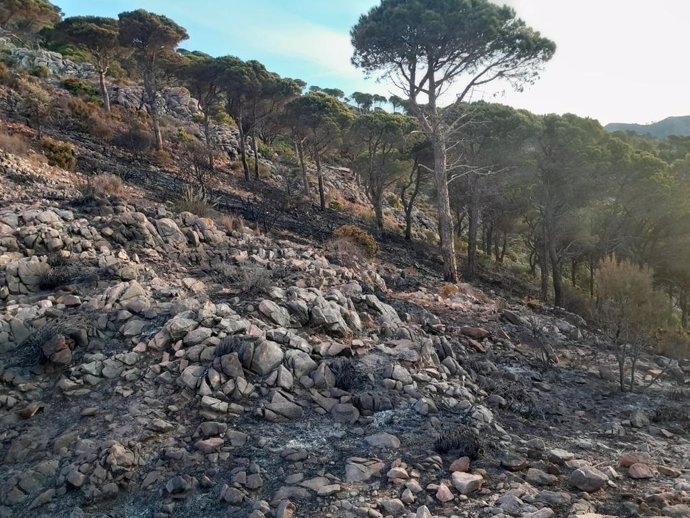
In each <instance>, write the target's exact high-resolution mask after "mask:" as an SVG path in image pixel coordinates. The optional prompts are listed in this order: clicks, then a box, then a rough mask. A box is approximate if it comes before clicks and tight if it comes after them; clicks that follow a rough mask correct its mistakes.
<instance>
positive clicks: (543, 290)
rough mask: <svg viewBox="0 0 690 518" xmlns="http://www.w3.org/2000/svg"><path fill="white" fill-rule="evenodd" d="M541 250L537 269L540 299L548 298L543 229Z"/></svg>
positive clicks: (547, 270)
mask: <svg viewBox="0 0 690 518" xmlns="http://www.w3.org/2000/svg"><path fill="white" fill-rule="evenodd" d="M540 244H541V250H540V251H539V270H540V272H541V300H542V301H543V302H547V301H548V300H549V252H548V250H547V248H548V245H547V241H546V231H545V230H544V231H543V235H542V241H541V243H540Z"/></svg>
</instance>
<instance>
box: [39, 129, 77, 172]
mask: <svg viewBox="0 0 690 518" xmlns="http://www.w3.org/2000/svg"><path fill="white" fill-rule="evenodd" d="M41 146H42V147H43V154H44V155H45V156H46V158H47V159H48V164H50V165H52V166H55V167H61V168H62V169H66V170H67V171H74V168H75V167H76V166H77V155H76V154H75V152H74V148H73V147H72V146H71V145H70V144H68V143H67V142H60V141H59V140H54V139H52V138H49V137H47V138H44V139H43V140H42V141H41Z"/></svg>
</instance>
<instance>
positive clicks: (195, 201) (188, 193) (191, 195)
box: [175, 185, 215, 217]
mask: <svg viewBox="0 0 690 518" xmlns="http://www.w3.org/2000/svg"><path fill="white" fill-rule="evenodd" d="M214 205H215V204H214V203H212V202H211V200H209V199H208V196H207V195H206V193H204V192H203V190H202V189H198V188H194V187H192V186H191V185H188V186H186V187H185V188H184V189H183V190H182V193H181V194H180V197H179V198H178V200H177V202H176V203H175V210H176V211H177V212H191V213H192V214H196V215H197V216H201V217H209V216H211V215H213V213H214Z"/></svg>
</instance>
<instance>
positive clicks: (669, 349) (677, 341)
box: [655, 331, 690, 359]
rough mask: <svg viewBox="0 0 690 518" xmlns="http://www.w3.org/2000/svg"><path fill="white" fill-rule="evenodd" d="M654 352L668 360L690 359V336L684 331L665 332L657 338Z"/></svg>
mask: <svg viewBox="0 0 690 518" xmlns="http://www.w3.org/2000/svg"><path fill="white" fill-rule="evenodd" d="M655 343H656V350H657V352H659V354H662V355H664V356H668V357H669V358H676V359H684V358H690V335H689V334H688V333H687V332H684V331H667V332H665V333H663V334H662V335H661V336H659V337H657V340H656V341H655Z"/></svg>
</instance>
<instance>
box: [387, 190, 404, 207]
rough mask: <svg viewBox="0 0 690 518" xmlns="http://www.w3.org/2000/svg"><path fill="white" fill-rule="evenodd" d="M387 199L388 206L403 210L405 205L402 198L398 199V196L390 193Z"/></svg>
mask: <svg viewBox="0 0 690 518" xmlns="http://www.w3.org/2000/svg"><path fill="white" fill-rule="evenodd" d="M386 199H387V200H388V205H390V206H391V207H393V208H394V209H402V208H403V204H402V202H401V201H400V198H398V195H397V194H395V193H390V194H389V195H388V197H387V198H386Z"/></svg>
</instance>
